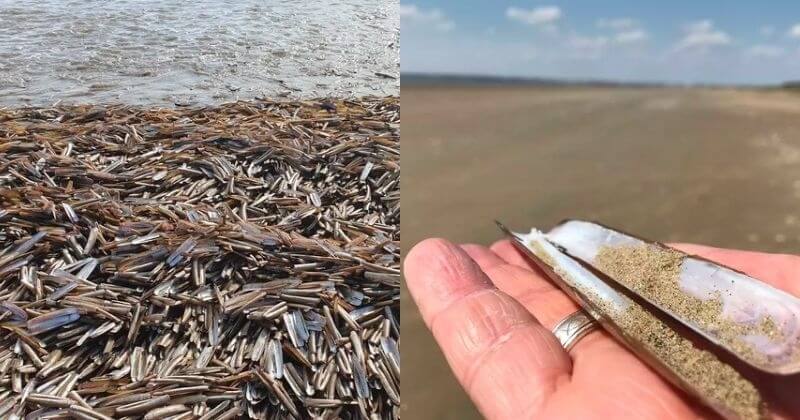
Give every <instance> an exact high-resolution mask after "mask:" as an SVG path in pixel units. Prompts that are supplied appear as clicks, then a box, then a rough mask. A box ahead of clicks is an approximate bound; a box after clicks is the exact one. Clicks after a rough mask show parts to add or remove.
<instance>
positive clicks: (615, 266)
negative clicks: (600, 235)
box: [594, 245, 783, 362]
mask: <svg viewBox="0 0 800 420" xmlns="http://www.w3.org/2000/svg"><path fill="white" fill-rule="evenodd" d="M685 257H686V255H685V254H683V253H680V252H678V251H675V250H672V249H668V248H662V247H659V246H655V245H642V246H623V247H608V246H605V247H602V248H601V249H600V250H599V251H598V253H597V256H596V257H595V260H594V264H595V266H596V267H597V268H598V269H600V271H602V272H603V273H605V274H607V275H608V276H610V277H612V278H613V279H615V280H616V281H618V282H620V283H621V284H623V285H624V286H626V287H627V288H629V289H631V290H633V291H635V292H636V293H637V294H639V295H640V296H642V297H644V298H645V299H647V300H648V301H650V302H652V303H654V304H655V305H657V306H659V307H661V308H663V309H665V310H667V311H669V312H671V313H673V314H674V315H675V316H677V317H679V318H681V319H684V320H687V321H690V322H693V323H694V324H695V325H697V326H698V327H700V328H701V329H703V330H705V331H715V332H716V334H717V336H718V337H719V340H720V341H721V342H723V343H725V345H726V347H728V348H730V349H732V350H733V351H735V352H736V353H737V354H740V355H742V356H743V357H746V358H747V359H749V360H760V361H763V362H767V361H768V360H767V356H766V355H765V354H763V353H762V352H759V351H758V350H757V349H756V348H754V347H753V345H752V344H750V343H748V342H746V341H744V340H742V337H744V336H747V335H765V336H767V337H770V338H776V339H780V338H781V337H782V335H783V333H782V332H781V330H780V328H779V327H778V325H776V323H775V321H774V320H773V319H772V318H771V317H769V316H766V317H764V318H763V319H762V320H761V322H759V323H757V324H744V323H737V322H735V321H732V320H730V319H728V318H726V317H724V316H723V311H722V306H723V305H722V296H721V293H720V292H716V293H715V296H714V297H713V298H711V299H705V300H704V299H699V298H697V297H695V296H692V295H690V294H688V293H686V292H685V291H683V290H682V289H681V286H680V283H679V281H680V275H681V264H682V263H683V260H684V258H685Z"/></svg>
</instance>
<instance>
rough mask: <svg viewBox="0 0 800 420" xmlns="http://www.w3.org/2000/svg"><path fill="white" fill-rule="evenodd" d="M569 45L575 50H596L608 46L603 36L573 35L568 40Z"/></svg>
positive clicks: (606, 39)
mask: <svg viewBox="0 0 800 420" xmlns="http://www.w3.org/2000/svg"><path fill="white" fill-rule="evenodd" d="M569 44H570V45H571V46H572V47H574V48H577V49H586V50H598V49H602V48H605V47H606V46H608V38H607V37H604V36H580V35H575V36H573V37H572V38H570V40H569Z"/></svg>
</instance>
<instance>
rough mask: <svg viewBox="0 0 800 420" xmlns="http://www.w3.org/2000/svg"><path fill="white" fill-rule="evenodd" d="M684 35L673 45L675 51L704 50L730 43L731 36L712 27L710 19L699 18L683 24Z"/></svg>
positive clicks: (712, 23)
mask: <svg viewBox="0 0 800 420" xmlns="http://www.w3.org/2000/svg"><path fill="white" fill-rule="evenodd" d="M683 31H684V33H685V35H684V36H683V38H682V39H681V40H680V41H678V43H677V44H676V45H675V51H683V50H706V49H709V48H712V47H720V46H723V45H728V44H730V43H731V37H730V35H728V34H727V33H725V32H724V31H721V30H719V29H717V28H715V27H714V22H712V21H710V20H700V21H697V22H692V23H689V24H687V25H686V26H684V28H683Z"/></svg>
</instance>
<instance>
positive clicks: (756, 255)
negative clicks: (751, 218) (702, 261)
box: [670, 244, 800, 296]
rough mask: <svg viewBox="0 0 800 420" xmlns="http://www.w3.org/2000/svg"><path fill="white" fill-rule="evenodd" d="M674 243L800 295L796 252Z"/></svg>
mask: <svg viewBox="0 0 800 420" xmlns="http://www.w3.org/2000/svg"><path fill="white" fill-rule="evenodd" d="M670 246H672V247H675V248H677V249H679V250H681V251H683V252H685V253H687V254H690V255H697V256H700V257H703V258H707V259H709V260H711V261H716V262H718V263H720V264H722V265H726V266H728V267H730V268H733V269H734V270H739V271H742V272H744V273H747V274H748V275H750V276H752V277H754V278H756V279H759V280H761V281H764V282H765V283H769V284H771V285H773V286H775V287H777V288H779V289H782V290H784V291H787V292H789V293H791V294H793V295H795V296H800V282H798V280H797V272H798V270H800V257H797V256H795V255H787V254H767V253H761V252H751V251H739V250H734V249H723V248H714V247H710V246H705V245H695V244H670Z"/></svg>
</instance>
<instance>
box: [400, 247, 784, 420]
mask: <svg viewBox="0 0 800 420" xmlns="http://www.w3.org/2000/svg"><path fill="white" fill-rule="evenodd" d="M676 247H677V248H679V249H682V250H683V251H685V252H687V253H690V254H695V255H699V256H702V257H705V258H708V259H711V260H715V261H717V262H720V263H722V264H725V265H728V266H730V267H732V268H735V269H738V270H741V271H744V272H746V273H748V274H750V275H752V276H754V277H756V278H759V279H761V280H764V281H766V282H769V283H771V284H773V285H774V286H776V287H778V288H781V289H784V290H786V291H788V292H790V293H792V294H795V295H798V292H800V287H798V284H797V283H796V282H795V283H793V282H791V281H790V276H791V274H792V273H796V272H797V269H798V268H800V258H798V257H794V256H789V255H774V254H761V253H754V252H745V251H734V250H724V249H718V248H710V247H704V246H699V245H677V246H676ZM404 273H405V277H406V281H407V284H408V288H409V291H410V292H411V295H412V296H413V297H414V300H415V301H416V303H417V305H418V307H419V310H420V312H421V313H422V316H423V318H424V319H425V322H426V324H427V325H428V327H429V328H430V329H431V331H432V332H433V335H434V337H435V338H436V341H437V342H438V343H439V346H440V347H441V348H442V351H443V352H444V354H445V357H446V358H447V360H448V362H449V364H450V367H451V368H452V370H453V372H454V373H455V375H456V377H457V378H458V380H459V382H461V384H462V386H463V387H464V389H466V391H467V392H468V393H469V395H470V397H471V398H472V400H473V401H474V402H475V403H476V405H477V406H478V408H479V409H480V410H481V412H482V413H483V414H484V415H485V416H486V417H487V418H490V419H524V418H537V419H540V418H558V419H570V418H574V419H593V418H608V419H620V418H625V419H627V418H635V419H669V418H674V419H686V418H698V417H713V414H712V413H710V412H709V411H708V410H707V409H706V408H704V407H702V406H700V405H698V404H696V403H695V402H693V401H692V400H691V399H689V398H687V397H686V396H685V395H684V394H683V393H681V392H680V391H678V390H677V389H676V388H674V387H672V386H671V385H670V384H669V383H667V382H666V381H664V380H663V379H661V377H660V376H658V375H657V374H656V373H655V372H653V371H652V370H650V369H649V368H648V367H647V365H645V364H644V363H643V362H641V361H640V360H639V359H637V358H636V357H635V356H634V355H633V354H632V353H630V352H629V351H628V350H627V349H626V348H625V347H623V346H622V345H621V344H619V343H618V342H617V341H615V340H614V339H612V338H611V337H610V336H609V335H607V334H606V333H605V332H604V331H600V330H597V331H594V332H592V333H590V334H589V335H587V336H586V337H584V338H583V339H581V340H580V341H579V342H578V343H577V344H576V345H575V347H573V348H572V350H571V351H570V353H569V354H567V352H566V351H564V349H563V348H562V347H561V344H560V343H559V342H558V340H557V339H556V338H555V336H554V335H553V334H552V333H551V332H550V330H551V329H552V328H553V327H554V326H555V324H556V323H558V322H559V321H560V320H561V319H563V318H564V317H566V316H567V315H569V314H571V313H572V312H574V311H576V310H577V309H578V308H577V306H576V304H575V303H574V302H573V301H572V300H571V299H570V298H569V297H567V295H565V294H564V293H562V292H561V290H559V289H558V288H557V287H556V286H555V285H553V284H552V283H550V282H549V281H548V280H546V278H545V277H544V276H543V275H542V274H541V273H540V272H539V270H538V269H536V268H534V267H532V266H531V265H530V264H529V262H528V261H527V260H526V259H525V257H524V256H522V255H521V254H520V253H519V252H517V250H516V249H514V247H513V245H511V243H510V242H509V241H500V242H498V243H496V244H494V245H493V246H492V247H491V248H486V247H483V246H479V245H462V246H457V245H454V244H452V243H450V242H448V241H446V240H443V239H428V240H425V241H423V242H421V243H419V244H417V245H416V246H415V247H414V248H413V249H412V250H411V251H410V252H409V253H408V255H407V257H406V259H405V265H404Z"/></svg>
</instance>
